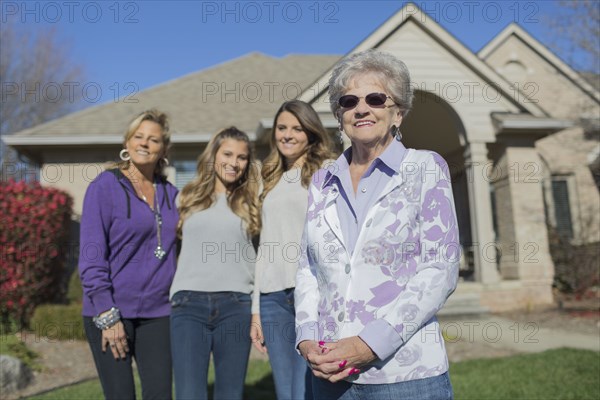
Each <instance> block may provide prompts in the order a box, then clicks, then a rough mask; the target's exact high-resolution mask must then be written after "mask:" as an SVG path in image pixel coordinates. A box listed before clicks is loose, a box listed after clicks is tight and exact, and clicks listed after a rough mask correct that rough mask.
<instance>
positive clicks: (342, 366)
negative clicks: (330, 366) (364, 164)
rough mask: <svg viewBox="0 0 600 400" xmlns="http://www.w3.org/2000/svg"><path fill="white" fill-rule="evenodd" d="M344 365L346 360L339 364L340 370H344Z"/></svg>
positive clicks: (346, 362)
mask: <svg viewBox="0 0 600 400" xmlns="http://www.w3.org/2000/svg"><path fill="white" fill-rule="evenodd" d="M346 364H348V360H344V361H342V362H341V363H340V364H339V367H340V368H344V367H345V366H346Z"/></svg>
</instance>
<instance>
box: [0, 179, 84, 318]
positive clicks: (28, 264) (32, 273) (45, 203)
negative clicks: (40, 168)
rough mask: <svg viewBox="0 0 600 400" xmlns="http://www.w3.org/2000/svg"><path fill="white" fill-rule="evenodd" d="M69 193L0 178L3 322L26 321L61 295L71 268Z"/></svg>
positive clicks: (0, 309)
mask: <svg viewBox="0 0 600 400" xmlns="http://www.w3.org/2000/svg"><path fill="white" fill-rule="evenodd" d="M72 203H73V200H72V199H71V197H70V196H69V195H68V194H66V193H65V192H63V191H61V190H58V189H53V188H45V187H42V186H41V185H40V184H39V183H37V182H36V183H33V184H31V183H25V182H22V181H21V182H15V181H12V180H11V181H9V182H2V183H0V219H1V220H0V322H1V323H2V324H3V325H6V324H8V323H10V322H12V323H16V324H18V326H26V325H27V323H28V322H29V318H30V317H31V315H32V314H33V311H34V309H35V307H36V306H37V305H38V304H41V303H43V302H47V301H52V300H55V299H56V298H57V296H58V295H59V294H60V293H59V292H60V291H61V285H60V282H61V279H62V277H63V274H64V271H65V267H66V253H67V251H65V248H66V246H67V245H68V238H69V227H70V221H71V207H72Z"/></svg>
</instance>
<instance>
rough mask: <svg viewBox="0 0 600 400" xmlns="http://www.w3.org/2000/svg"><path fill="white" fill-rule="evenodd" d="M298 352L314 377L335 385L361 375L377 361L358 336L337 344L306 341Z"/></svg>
mask: <svg viewBox="0 0 600 400" xmlns="http://www.w3.org/2000/svg"><path fill="white" fill-rule="evenodd" d="M298 350H300V354H302V357H304V359H305V360H306V361H307V362H308V364H309V365H310V368H311V369H312V370H313V375H314V376H316V377H317V378H321V379H327V380H328V381H330V382H333V383H335V382H338V381H340V380H342V379H344V378H347V377H348V376H351V375H355V374H358V373H360V372H361V370H360V368H361V367H363V366H364V365H366V364H369V363H370V362H373V361H374V360H376V359H377V356H376V355H375V353H373V350H371V348H370V347H369V346H368V345H367V344H366V343H365V342H364V341H363V340H362V339H361V338H360V337H358V336H352V337H349V338H345V339H340V340H339V341H337V342H316V341H314V340H304V341H302V342H300V344H299V345H298Z"/></svg>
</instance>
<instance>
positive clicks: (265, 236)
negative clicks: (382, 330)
mask: <svg viewBox="0 0 600 400" xmlns="http://www.w3.org/2000/svg"><path fill="white" fill-rule="evenodd" d="M270 142H271V153H270V154H269V156H268V157H267V158H266V159H265V161H264V164H263V169H262V178H263V185H264V189H263V192H262V194H261V195H260V198H259V199H260V202H261V203H262V231H261V238H260V246H259V251H258V256H257V260H256V279H255V286H254V301H253V309H252V326H251V332H250V335H251V338H252V341H253V343H254V346H255V347H256V348H257V349H259V350H260V351H262V352H266V351H267V349H268V353H269V361H270V362H271V367H272V370H273V379H274V381H275V390H276V393H277V398H278V399H305V398H311V397H312V391H311V387H310V384H308V385H307V384H306V383H307V382H308V383H310V380H311V375H310V373H309V372H308V371H309V370H308V369H307V365H306V362H305V361H304V359H303V358H302V357H301V356H300V355H299V354H298V353H297V352H296V349H295V348H294V343H295V338H296V334H295V326H294V317H295V309H294V287H295V277H296V269H297V265H298V258H299V255H300V240H301V238H302V229H303V227H304V218H305V216H306V207H307V204H308V198H307V196H308V191H307V188H308V185H309V183H310V179H311V177H312V175H313V174H314V173H315V172H316V171H317V170H318V169H320V168H321V167H322V166H323V163H324V161H326V160H329V159H332V158H333V153H332V152H331V144H330V139H329V135H328V133H327V131H326V130H325V128H324V127H323V125H322V124H321V120H320V119H319V116H318V115H317V113H316V112H315V111H314V110H313V109H312V107H311V106H310V105H308V104H307V103H304V102H302V101H299V100H292V101H288V102H285V103H283V105H282V106H281V107H280V108H279V110H278V111H277V114H275V119H274V122H273V129H272V132H271V141H270ZM259 304H260V306H259Z"/></svg>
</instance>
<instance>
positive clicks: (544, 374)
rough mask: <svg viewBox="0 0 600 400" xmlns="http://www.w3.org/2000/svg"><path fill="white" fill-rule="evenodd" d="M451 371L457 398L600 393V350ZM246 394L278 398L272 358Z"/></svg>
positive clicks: (78, 395) (469, 364)
mask: <svg viewBox="0 0 600 400" xmlns="http://www.w3.org/2000/svg"><path fill="white" fill-rule="evenodd" d="M450 377H451V379H452V385H453V386H454V393H455V398H456V399H457V400H463V399H477V400H481V399H511V400H512V399H544V400H545V399H578V400H580V399H600V378H599V377H600V353H597V352H593V351H585V350H573V349H558V350H549V351H546V352H543V353H538V354H526V355H518V356H513V357H507V358H495V359H484V360H471V361H463V362H459V363H455V364H452V365H451V366H450ZM209 381H210V382H212V381H213V377H212V372H211V375H210V379H209ZM138 398H141V397H139V396H138ZM244 398H247V399H260V400H263V399H264V400H269V399H273V400H274V399H275V393H274V387H273V379H272V377H271V370H270V367H269V363H268V362H266V361H251V362H250V367H249V371H248V376H247V377H246V386H245V396H244ZM35 399H86V400H87V399H102V392H101V389H100V384H99V382H98V381H90V382H86V383H82V384H79V385H74V386H71V387H69V388H64V389H60V390H55V391H53V392H50V393H47V394H45V395H42V396H38V397H35Z"/></svg>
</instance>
